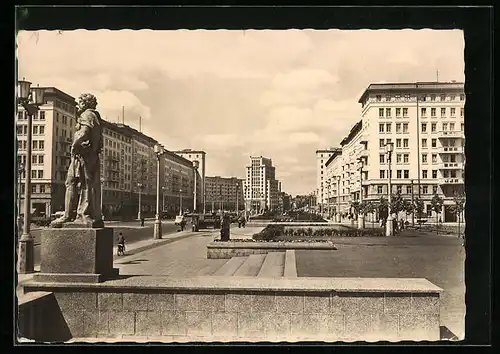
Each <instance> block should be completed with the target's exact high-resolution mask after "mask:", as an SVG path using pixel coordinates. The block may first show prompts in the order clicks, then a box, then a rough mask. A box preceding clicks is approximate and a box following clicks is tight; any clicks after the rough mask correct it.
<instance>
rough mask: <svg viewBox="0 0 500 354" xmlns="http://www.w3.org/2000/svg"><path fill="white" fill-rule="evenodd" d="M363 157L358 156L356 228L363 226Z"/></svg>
mask: <svg viewBox="0 0 500 354" xmlns="http://www.w3.org/2000/svg"><path fill="white" fill-rule="evenodd" d="M363 165H364V164H363V159H362V158H361V157H360V158H358V168H359V213H358V229H364V228H365V215H364V211H363V210H362V203H363Z"/></svg>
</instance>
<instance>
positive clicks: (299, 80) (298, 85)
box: [272, 69, 338, 91]
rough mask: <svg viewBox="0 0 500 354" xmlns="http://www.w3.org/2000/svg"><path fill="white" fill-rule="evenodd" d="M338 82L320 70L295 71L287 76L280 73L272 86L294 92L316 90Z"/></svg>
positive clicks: (326, 72)
mask: <svg viewBox="0 0 500 354" xmlns="http://www.w3.org/2000/svg"><path fill="white" fill-rule="evenodd" d="M336 81H338V79H337V78H335V77H334V76H333V75H332V74H331V73H329V72H328V71H325V70H318V69H301V70H293V71H290V72H288V73H286V74H282V73H279V74H277V75H276V76H275V77H274V80H273V82H272V85H273V86H274V88H275V89H278V90H280V89H281V90H285V91H294V90H316V89H319V88H321V87H322V86H323V85H325V84H332V83H334V82H336Z"/></svg>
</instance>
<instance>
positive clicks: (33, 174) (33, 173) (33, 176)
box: [31, 170, 36, 179]
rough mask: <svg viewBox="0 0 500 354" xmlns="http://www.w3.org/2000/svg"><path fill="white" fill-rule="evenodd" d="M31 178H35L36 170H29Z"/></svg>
mask: <svg viewBox="0 0 500 354" xmlns="http://www.w3.org/2000/svg"><path fill="white" fill-rule="evenodd" d="M31 178H33V179H35V178H36V171H35V170H31Z"/></svg>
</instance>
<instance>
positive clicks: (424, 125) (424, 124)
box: [422, 123, 427, 133]
mask: <svg viewBox="0 0 500 354" xmlns="http://www.w3.org/2000/svg"><path fill="white" fill-rule="evenodd" d="M422 133H427V123H422Z"/></svg>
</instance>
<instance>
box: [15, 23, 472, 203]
mask: <svg viewBox="0 0 500 354" xmlns="http://www.w3.org/2000/svg"><path fill="white" fill-rule="evenodd" d="M17 43H18V53H17V55H18V60H19V62H18V64H19V67H18V76H19V78H22V77H25V78H26V79H27V80H29V81H31V82H33V83H34V84H40V86H55V87H57V88H58V89H60V90H62V91H64V92H66V93H69V94H70V95H72V96H74V97H77V96H78V95H79V94H81V93H84V92H90V93H93V94H95V95H96V96H97V99H98V107H97V108H98V110H99V111H100V112H101V115H102V116H103V118H107V119H108V120H109V121H112V122H116V121H117V120H118V119H120V120H121V111H122V106H125V124H128V125H130V126H132V127H134V128H138V127H139V116H142V118H143V119H142V131H143V132H144V133H145V134H148V135H150V136H152V137H153V138H155V139H157V140H158V141H160V142H161V143H162V144H164V146H165V147H166V148H167V149H169V150H176V149H183V148H191V149H202V150H204V151H206V153H207V175H209V176H211V175H212V176H213V175H221V176H237V177H243V176H244V174H245V165H247V164H248V163H249V156H250V155H257V156H258V155H263V156H265V157H269V158H271V159H272V160H273V164H274V165H275V166H276V175H277V178H278V179H280V180H281V181H282V184H283V190H284V191H285V192H287V193H291V194H293V195H295V194H299V193H304V194H305V193H309V192H311V191H312V190H313V189H314V188H315V176H316V173H315V167H316V164H315V151H316V149H318V148H326V147H330V146H338V145H339V143H340V141H341V140H342V138H343V137H344V136H345V135H347V134H348V133H349V130H350V128H351V127H352V125H353V124H355V123H356V122H357V121H358V120H359V119H360V112H361V107H360V105H359V104H358V103H357V102H358V99H359V97H360V96H361V94H362V93H363V91H364V90H365V89H366V87H367V86H368V85H369V84H370V83H375V82H401V81H403V82H412V81H434V80H436V70H439V80H440V81H450V80H457V81H463V80H465V77H464V53H463V51H464V39H463V33H462V31H458V30H455V31H433V30H418V31H417V30H397V31H391V30H377V31H370V30H361V31H360V30H358V31H340V30H328V31H315V30H288V31H250V30H247V31H226V30H217V31H206V30H199V31H187V30H178V31H152V30H142V31H131V30H122V31H109V30H99V31H87V30H78V31H64V32H58V31H38V32H26V31H24V32H20V34H19V36H18V40H17ZM119 117H120V118H119Z"/></svg>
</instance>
